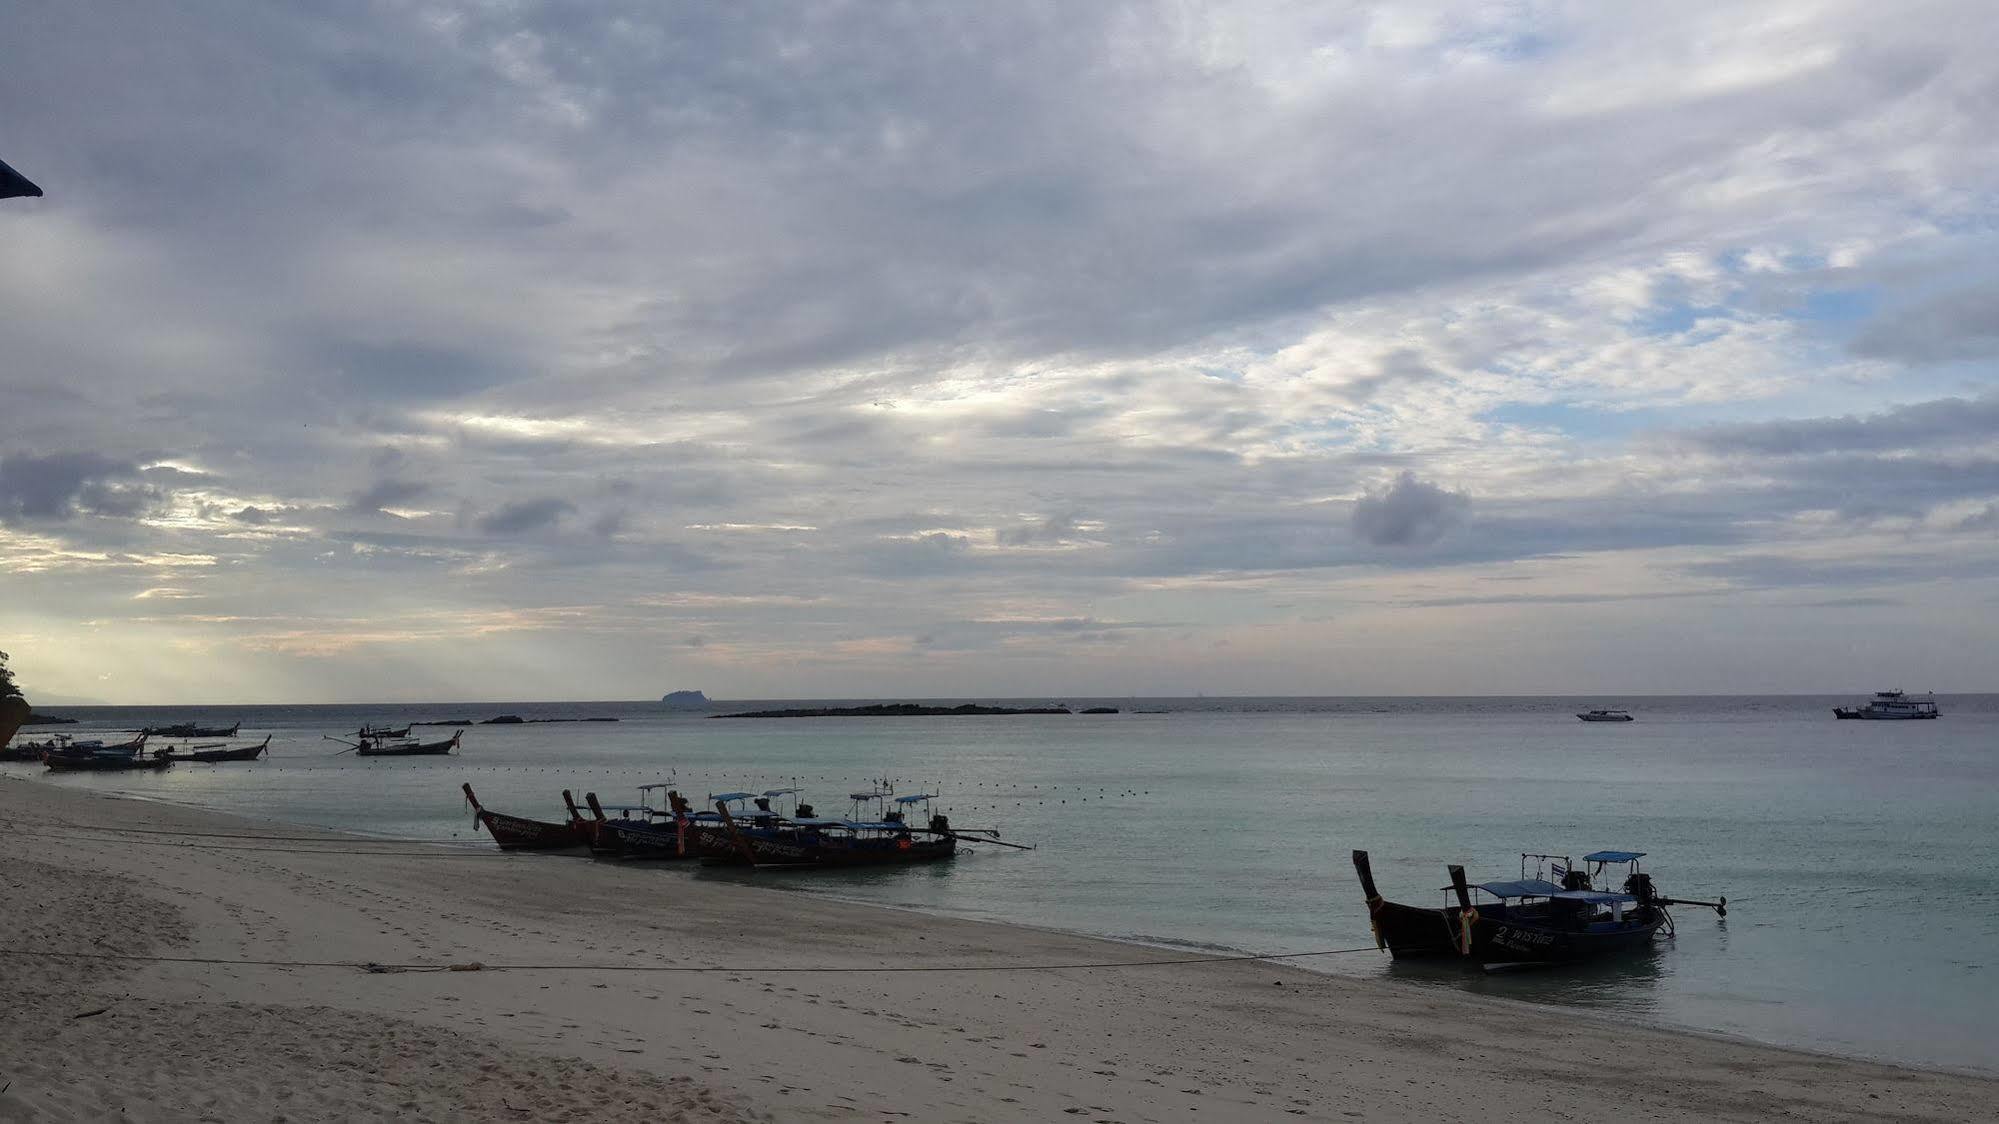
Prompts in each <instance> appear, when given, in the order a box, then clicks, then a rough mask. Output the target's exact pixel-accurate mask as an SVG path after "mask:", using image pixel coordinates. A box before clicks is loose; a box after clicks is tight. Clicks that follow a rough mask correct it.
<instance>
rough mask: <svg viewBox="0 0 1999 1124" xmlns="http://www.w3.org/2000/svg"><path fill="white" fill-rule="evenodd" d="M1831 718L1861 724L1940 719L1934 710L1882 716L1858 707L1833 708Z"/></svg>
mask: <svg viewBox="0 0 1999 1124" xmlns="http://www.w3.org/2000/svg"><path fill="white" fill-rule="evenodd" d="M1832 716H1833V717H1834V718H1840V719H1849V720H1851V719H1858V720H1860V721H1863V722H1921V721H1924V720H1926V719H1931V718H1939V717H1941V715H1939V714H1938V713H1937V712H1936V711H1934V710H1932V711H1923V712H1917V713H1912V714H1884V713H1882V712H1881V711H1878V710H1868V709H1867V708H1865V707H1858V706H1836V707H1833V708H1832Z"/></svg>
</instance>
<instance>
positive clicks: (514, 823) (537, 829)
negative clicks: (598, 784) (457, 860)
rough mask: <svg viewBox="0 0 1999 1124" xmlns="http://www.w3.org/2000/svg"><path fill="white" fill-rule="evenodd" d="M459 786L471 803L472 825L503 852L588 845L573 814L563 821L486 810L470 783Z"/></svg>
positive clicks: (583, 830) (581, 828) (551, 849)
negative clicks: (491, 839)
mask: <svg viewBox="0 0 1999 1124" xmlns="http://www.w3.org/2000/svg"><path fill="white" fill-rule="evenodd" d="M462 787H463V788H464V789H465V802H466V803H468V804H470V805H472V814H473V817H474V819H473V822H474V824H476V825H478V826H480V827H484V828H485V829H486V834H488V835H491V836H492V837H493V842H495V843H497V844H499V845H500V850H502V851H567V850H575V849H577V848H581V847H587V846H589V844H590V838H589V833H588V832H586V831H585V829H584V828H583V826H582V825H581V824H579V823H578V822H577V820H578V819H579V818H580V817H575V816H572V817H571V818H570V820H569V821H568V822H566V823H550V822H549V821H547V820H531V819H528V818H526V817H525V816H509V815H506V814H504V813H501V812H489V811H487V810H486V808H485V806H484V805H482V804H480V803H479V798H478V797H477V796H474V795H473V794H472V786H471V785H469V784H467V785H464V786H462ZM564 795H565V796H567V795H568V794H567V793H564ZM572 807H573V805H572Z"/></svg>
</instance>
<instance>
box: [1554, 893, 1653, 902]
mask: <svg viewBox="0 0 1999 1124" xmlns="http://www.w3.org/2000/svg"><path fill="white" fill-rule="evenodd" d="M1548 896H1549V897H1551V898H1554V899H1555V900H1557V901H1565V902H1588V903H1590V904H1591V905H1609V904H1610V903H1612V902H1626V903H1630V902H1635V901H1637V900H1638V899H1637V898H1635V897H1633V896H1632V895H1630V894H1619V893H1615V892H1613V891H1610V890H1563V891H1562V892H1561V893H1558V894H1549V895H1548Z"/></svg>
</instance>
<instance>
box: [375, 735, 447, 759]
mask: <svg viewBox="0 0 1999 1124" xmlns="http://www.w3.org/2000/svg"><path fill="white" fill-rule="evenodd" d="M464 734H465V731H463V730H459V731H457V732H456V733H454V734H452V735H451V736H450V737H448V738H446V739H444V740H443V741H441V742H414V741H403V742H399V741H391V740H390V739H388V738H374V739H371V740H367V741H362V742H358V743H355V746H354V755H355V756H356V757H428V756H432V755H435V754H440V753H450V752H451V751H452V750H454V749H457V748H458V739H459V738H460V737H462V736H464Z"/></svg>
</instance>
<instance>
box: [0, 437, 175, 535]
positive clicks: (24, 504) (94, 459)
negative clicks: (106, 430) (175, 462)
mask: <svg viewBox="0 0 1999 1124" xmlns="http://www.w3.org/2000/svg"><path fill="white" fill-rule="evenodd" d="M165 495H166V493H165V490H164V489H162V488H161V487H159V486H157V485H154V484H150V483H148V482H146V481H145V480H144V479H142V478H141V473H140V470H139V466H138V465H137V464H135V463H133V462H131V461H121V460H114V459H112V458H110V457H106V456H102V455H100V454H97V453H52V454H49V455H47V456H33V455H29V454H25V453H22V454H14V455H10V456H6V457H0V516H4V517H7V518H10V519H49V520H64V519H68V518H70V517H71V516H73V515H76V514H78V513H81V514H85V515H105V516H115V517H126V518H129V517H131V516H134V515H138V514H140V513H142V512H144V511H146V510H148V509H149V508H151V507H153V506H155V505H157V504H158V503H160V502H161V501H162V500H163V499H164V498H165Z"/></svg>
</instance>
